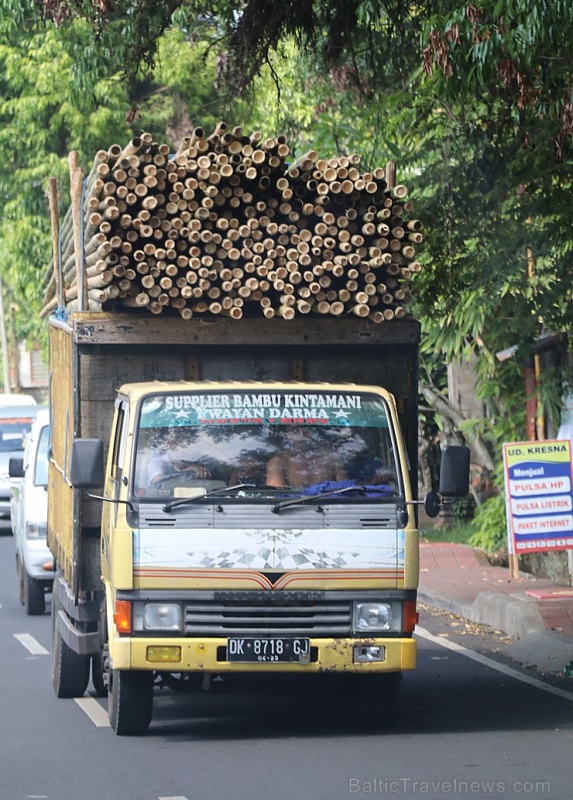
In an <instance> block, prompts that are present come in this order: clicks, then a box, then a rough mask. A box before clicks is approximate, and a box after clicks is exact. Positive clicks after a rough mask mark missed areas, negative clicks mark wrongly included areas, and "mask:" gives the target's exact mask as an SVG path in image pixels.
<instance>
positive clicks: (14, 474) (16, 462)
mask: <svg viewBox="0 0 573 800" xmlns="http://www.w3.org/2000/svg"><path fill="white" fill-rule="evenodd" d="M8 475H9V476H10V477H11V478H23V477H24V459H23V458H11V459H10V460H9V462H8Z"/></svg>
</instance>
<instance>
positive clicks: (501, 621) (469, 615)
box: [418, 589, 546, 639]
mask: <svg viewBox="0 0 573 800" xmlns="http://www.w3.org/2000/svg"><path fill="white" fill-rule="evenodd" d="M418 598H419V599H420V601H421V602H422V603H425V604H426V605H428V606H433V607H434V608H439V609H440V610H442V611H449V612H450V613H452V614H456V616H458V617H463V618H464V619H468V620H470V621H471V622H477V623H479V624H481V625H489V627H490V628H495V629H496V630H500V631H503V633H505V634H507V635H508V636H511V638H512V639H523V638H525V637H527V636H529V635H530V634H540V633H545V632H546V628H545V623H544V622H543V618H542V617H541V614H540V613H539V609H538V607H537V603H536V602H535V600H532V599H531V598H530V597H528V596H527V595H524V594H512V595H506V594H500V593H499V592H481V593H480V594H478V596H477V597H476V599H475V600H474V601H473V602H471V603H467V602H464V601H463V600H460V599H458V598H456V597H444V596H443V595H440V594H438V593H437V592H432V591H428V590H425V589H419V590H418Z"/></svg>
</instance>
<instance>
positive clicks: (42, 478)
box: [34, 425, 50, 486]
mask: <svg viewBox="0 0 573 800" xmlns="http://www.w3.org/2000/svg"><path fill="white" fill-rule="evenodd" d="M49 441H50V428H49V426H48V425H46V426H45V427H44V428H42V430H41V432H40V440H39V442H38V453H37V456H36V470H35V472H34V483H35V485H36V486H47V485H48V444H49Z"/></svg>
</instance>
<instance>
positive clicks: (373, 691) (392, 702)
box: [354, 672, 402, 730]
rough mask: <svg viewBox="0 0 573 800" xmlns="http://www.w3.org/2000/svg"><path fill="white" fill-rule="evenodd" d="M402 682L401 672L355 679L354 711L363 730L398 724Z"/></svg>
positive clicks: (363, 676)
mask: <svg viewBox="0 0 573 800" xmlns="http://www.w3.org/2000/svg"><path fill="white" fill-rule="evenodd" d="M401 681H402V673H401V672H389V673H386V674H382V675H381V674H377V675H375V674H370V675H357V676H356V677H355V685H354V711H355V719H356V722H357V723H358V725H359V726H360V727H361V728H366V729H371V730H377V729H381V728H391V727H393V726H394V725H395V724H396V723H397V721H398V718H399V712H400V684H401Z"/></svg>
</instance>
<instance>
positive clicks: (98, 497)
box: [86, 492, 135, 511]
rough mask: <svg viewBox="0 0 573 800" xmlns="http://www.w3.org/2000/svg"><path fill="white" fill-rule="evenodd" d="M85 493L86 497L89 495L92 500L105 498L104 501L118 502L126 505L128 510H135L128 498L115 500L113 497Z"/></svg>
mask: <svg viewBox="0 0 573 800" xmlns="http://www.w3.org/2000/svg"><path fill="white" fill-rule="evenodd" d="M86 494H87V496H88V497H91V498H92V500H105V502H106V503H120V504H121V505H124V506H127V507H128V508H129V510H130V511H135V509H134V507H133V506H132V504H131V503H130V502H129V500H115V499H114V498H113V497H102V496H101V495H99V494H91V492H86Z"/></svg>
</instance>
